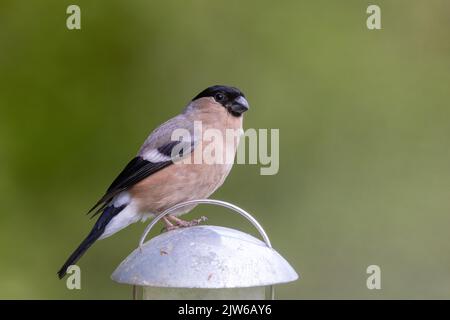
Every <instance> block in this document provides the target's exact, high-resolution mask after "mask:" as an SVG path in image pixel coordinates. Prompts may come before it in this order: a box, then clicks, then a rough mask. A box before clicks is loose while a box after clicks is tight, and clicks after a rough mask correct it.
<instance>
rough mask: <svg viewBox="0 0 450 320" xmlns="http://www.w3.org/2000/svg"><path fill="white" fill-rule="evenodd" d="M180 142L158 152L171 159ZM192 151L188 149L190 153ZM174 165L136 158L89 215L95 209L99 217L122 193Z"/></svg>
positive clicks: (168, 162)
mask: <svg viewBox="0 0 450 320" xmlns="http://www.w3.org/2000/svg"><path fill="white" fill-rule="evenodd" d="M179 143H180V142H179V141H171V142H169V143H167V144H165V145H163V146H161V147H159V148H157V149H156V150H157V151H158V152H159V153H160V154H161V155H162V156H165V157H170V156H171V154H172V151H173V149H174V147H175V146H176V145H178V144H179ZM190 151H191V150H189V149H188V152H190ZM183 152H184V153H188V152H186V150H185V149H181V150H180V154H179V155H180V156H183V154H182V153H183ZM171 164H173V161H172V160H166V161H160V162H151V161H148V160H146V159H144V158H143V157H141V156H137V157H135V158H134V159H133V160H131V161H130V162H129V163H128V164H127V165H126V167H125V168H124V169H123V170H122V172H121V173H120V174H119V175H118V176H117V178H116V179H114V181H113V182H112V183H111V185H110V186H109V188H108V190H107V191H106V193H105V195H104V196H103V197H102V198H101V199H100V200H99V201H97V203H96V204H95V206H94V207H92V208H91V210H89V212H88V213H91V212H93V211H94V210H95V209H97V211H96V212H95V213H94V215H93V216H95V215H97V214H98V213H99V212H101V211H102V210H103V209H104V208H105V207H106V206H107V205H108V204H109V203H110V202H111V200H112V199H113V198H114V197H115V196H116V195H118V194H119V193H120V192H122V191H124V190H127V189H129V188H130V187H132V186H133V185H135V184H136V183H138V182H139V181H141V180H143V179H145V178H147V177H148V176H150V175H152V174H153V173H155V172H158V171H159V170H162V169H164V168H165V167H167V166H170V165H171Z"/></svg>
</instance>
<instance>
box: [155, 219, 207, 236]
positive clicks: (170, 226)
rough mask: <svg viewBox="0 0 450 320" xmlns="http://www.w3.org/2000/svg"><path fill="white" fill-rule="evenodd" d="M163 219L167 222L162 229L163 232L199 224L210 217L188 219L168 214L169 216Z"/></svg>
mask: <svg viewBox="0 0 450 320" xmlns="http://www.w3.org/2000/svg"><path fill="white" fill-rule="evenodd" d="M163 220H164V223H165V227H164V228H163V229H162V231H161V232H167V231H170V230H175V229H179V228H187V227H193V226H197V225H199V224H200V223H202V222H204V221H206V220H208V218H206V217H204V216H202V217H200V218H198V219H194V220H190V221H186V220H182V219H180V218H177V217H175V216H171V215H168V216H167V217H164V218H163Z"/></svg>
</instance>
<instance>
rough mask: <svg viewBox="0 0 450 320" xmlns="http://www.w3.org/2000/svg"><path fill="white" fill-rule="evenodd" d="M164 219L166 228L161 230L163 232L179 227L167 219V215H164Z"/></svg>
mask: <svg viewBox="0 0 450 320" xmlns="http://www.w3.org/2000/svg"><path fill="white" fill-rule="evenodd" d="M162 220H163V221H164V224H165V226H164V228H163V229H162V230H161V232H166V231H170V230H174V229H178V228H179V227H178V226H175V225H174V224H173V223H172V222H170V220H169V219H167V217H163V218H162Z"/></svg>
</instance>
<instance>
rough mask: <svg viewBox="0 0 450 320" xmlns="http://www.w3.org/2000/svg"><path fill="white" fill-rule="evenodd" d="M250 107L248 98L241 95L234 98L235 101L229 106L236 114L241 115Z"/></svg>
mask: <svg viewBox="0 0 450 320" xmlns="http://www.w3.org/2000/svg"><path fill="white" fill-rule="evenodd" d="M249 108H250V106H249V104H248V101H247V99H245V98H244V97H243V96H239V97H237V98H236V99H234V101H233V103H232V104H231V105H230V106H229V107H228V110H229V111H230V112H231V113H232V114H233V115H235V116H240V115H241V114H243V113H244V112H245V111H247V110H248V109H249Z"/></svg>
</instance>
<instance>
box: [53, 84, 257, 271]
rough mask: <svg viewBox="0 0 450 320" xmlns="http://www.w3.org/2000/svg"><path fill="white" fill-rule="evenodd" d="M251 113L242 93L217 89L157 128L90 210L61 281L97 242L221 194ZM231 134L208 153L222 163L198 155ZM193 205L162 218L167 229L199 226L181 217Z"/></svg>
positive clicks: (209, 90) (203, 154)
mask: <svg viewBox="0 0 450 320" xmlns="http://www.w3.org/2000/svg"><path fill="white" fill-rule="evenodd" d="M248 109H249V104H248V102H247V100H246V98H245V96H244V94H243V93H242V92H241V91H240V90H239V89H237V88H234V87H229V86H222V85H216V86H212V87H209V88H207V89H205V90H203V91H202V92H200V93H199V94H198V95H197V96H195V97H194V98H193V99H192V100H191V101H190V102H189V103H188V104H187V106H186V107H185V108H184V109H183V111H182V112H181V114H179V115H177V116H175V117H173V118H172V119H170V120H168V121H166V122H165V123H163V124H162V125H160V126H159V127H158V128H156V129H155V130H154V131H153V132H152V133H151V134H150V135H149V137H148V138H147V139H146V140H145V142H144V144H143V145H142V147H141V148H140V150H139V152H138V154H137V156H136V157H135V158H134V159H132V160H131V161H130V162H129V163H128V164H127V165H126V166H125V168H124V169H123V170H122V172H121V173H120V174H119V175H118V176H117V177H116V179H115V180H114V181H113V182H112V184H111V185H110V186H109V188H108V189H107V190H106V192H105V194H104V195H103V197H101V198H100V200H99V201H98V202H97V203H96V204H95V206H94V207H93V208H92V209H91V210H90V211H89V213H92V214H93V216H95V215H97V214H99V217H98V219H97V221H96V222H95V225H94V227H93V228H92V230H91V231H90V232H89V234H88V235H87V237H86V238H85V239H84V240H83V241H82V242H81V244H80V245H79V246H78V248H77V249H76V250H75V251H74V252H73V253H72V254H71V255H70V257H69V258H68V259H67V261H66V262H65V263H64V265H63V266H62V267H61V269H60V270H59V271H58V276H59V278H63V277H64V276H65V275H66V272H67V268H68V267H69V266H71V265H73V264H75V263H76V262H77V261H78V260H79V259H80V258H81V256H82V255H83V254H84V253H85V252H86V250H87V249H89V247H90V246H91V245H92V244H93V243H94V242H95V241H96V240H98V239H103V238H106V237H109V236H110V235H112V234H114V233H116V232H118V231H119V230H121V229H123V228H125V227H127V226H128V225H130V224H132V223H135V222H138V221H145V219H147V218H149V217H155V216H156V215H158V214H159V213H161V212H163V211H164V210H166V209H168V208H170V207H172V206H174V205H176V204H178V203H181V202H184V201H188V200H195V199H202V198H208V197H209V196H210V195H211V194H212V193H213V192H214V191H215V190H217V188H219V187H220V186H221V185H222V184H223V182H224V180H225V178H226V177H227V176H228V174H229V172H230V170H231V168H232V165H233V160H234V157H235V154H236V150H237V145H238V143H239V133H242V120H243V113H244V112H245V111H247V110H248ZM198 124H200V125H201V129H202V130H203V131H202V132H206V131H207V130H211V131H212V132H213V134H209V135H207V134H200V136H199V134H198V130H197V128H198ZM229 130H231V131H232V132H239V133H238V134H235V135H232V139H224V140H223V141H220V142H221V143H220V146H221V148H217V149H214V152H211V153H210V154H209V155H211V154H212V155H215V156H218V155H222V154H219V153H223V157H222V160H223V161H208V159H205V158H206V154H207V153H206V152H200V156H198V152H197V151H198V150H207V149H208V148H209V149H211V144H212V143H217V142H218V141H217V140H220V139H221V138H220V137H224V138H225V137H226V138H228V137H230V135H229V134H228V131H229ZM174 136H175V139H174ZM212 136H213V137H214V139H213V138H212ZM217 145H219V144H217ZM230 155H231V156H230ZM224 157H225V158H227V159H228V161H227V159H224ZM218 158H220V157H218ZM230 158H231V159H232V160H231V161H229V159H230ZM216 159H217V158H216ZM193 207H194V205H191V206H188V207H183V208H181V209H179V210H178V211H176V212H173V213H172V214H170V215H168V216H166V217H165V218H163V221H164V223H165V224H166V229H169V230H170V229H172V228H177V227H187V226H191V225H195V224H197V223H199V221H200V219H198V220H193V221H185V220H182V219H180V218H178V216H180V215H182V214H184V213H187V212H189V211H190V210H192V209H193Z"/></svg>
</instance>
